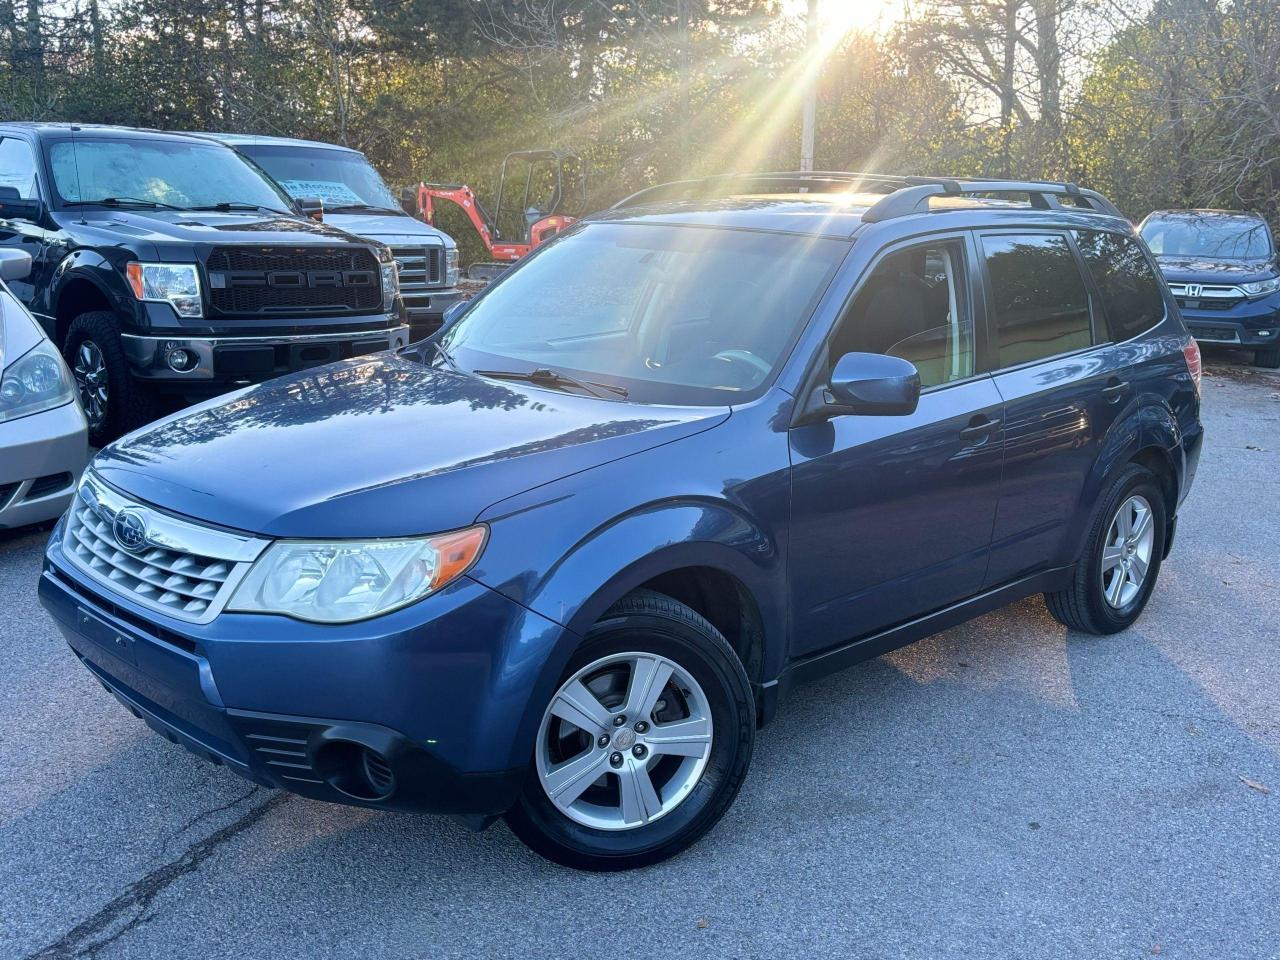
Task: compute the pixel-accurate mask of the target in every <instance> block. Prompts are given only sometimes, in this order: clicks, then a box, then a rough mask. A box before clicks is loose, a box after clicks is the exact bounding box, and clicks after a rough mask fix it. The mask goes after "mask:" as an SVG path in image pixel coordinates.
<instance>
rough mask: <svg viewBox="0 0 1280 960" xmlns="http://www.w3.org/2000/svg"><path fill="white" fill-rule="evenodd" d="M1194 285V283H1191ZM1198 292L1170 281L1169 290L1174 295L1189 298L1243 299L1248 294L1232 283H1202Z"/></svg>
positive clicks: (1185, 285) (1246, 297)
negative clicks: (1192, 291)
mask: <svg viewBox="0 0 1280 960" xmlns="http://www.w3.org/2000/svg"><path fill="white" fill-rule="evenodd" d="M1192 286H1195V284H1192ZM1198 286H1199V287H1200V292H1199V293H1190V292H1188V290H1187V284H1185V283H1170V284H1169V291H1170V292H1171V293H1172V294H1173V295H1174V296H1175V297H1187V298H1189V299H1191V300H1245V299H1248V294H1247V293H1245V292H1244V291H1243V290H1242V289H1240V288H1239V287H1237V286H1235V285H1233V284H1226V283H1222V284H1219V283H1202V284H1199V285H1198Z"/></svg>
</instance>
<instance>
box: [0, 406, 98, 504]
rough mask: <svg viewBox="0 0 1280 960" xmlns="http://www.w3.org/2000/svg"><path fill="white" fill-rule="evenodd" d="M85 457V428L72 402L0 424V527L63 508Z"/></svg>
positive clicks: (81, 468)
mask: <svg viewBox="0 0 1280 960" xmlns="http://www.w3.org/2000/svg"><path fill="white" fill-rule="evenodd" d="M88 460H89V441H88V427H87V425H86V423H85V419H84V413H83V412H82V411H81V410H80V405H79V404H78V403H76V402H74V401H72V402H71V403H67V404H63V405H62V406H61V407H56V408H55V409H53V410H46V411H45V412H44V413H36V414H32V415H31V416H29V417H20V418H19V419H17V420H12V421H10V422H8V423H0V529H5V528H8V527H22V526H26V525H27V524H31V523H41V522H43V521H45V520H52V519H53V518H54V517H56V516H58V515H59V514H60V513H62V512H63V511H64V510H66V509H67V504H68V503H70V502H71V497H72V495H73V494H74V493H75V482H76V480H77V479H79V477H80V471H81V470H83V469H84V465H85V464H86V463H87V462H88Z"/></svg>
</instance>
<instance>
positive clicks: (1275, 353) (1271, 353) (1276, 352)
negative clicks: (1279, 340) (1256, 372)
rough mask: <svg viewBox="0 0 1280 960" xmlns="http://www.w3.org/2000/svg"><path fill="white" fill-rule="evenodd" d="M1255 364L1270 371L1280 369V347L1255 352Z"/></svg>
mask: <svg viewBox="0 0 1280 960" xmlns="http://www.w3.org/2000/svg"><path fill="white" fill-rule="evenodd" d="M1253 363H1254V365H1255V366H1258V367H1265V368H1266V369H1268V370H1276V369H1280V346H1275V347H1268V348H1267V349H1265V350H1255V351H1253Z"/></svg>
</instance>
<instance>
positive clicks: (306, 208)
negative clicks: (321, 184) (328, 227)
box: [296, 197, 324, 223]
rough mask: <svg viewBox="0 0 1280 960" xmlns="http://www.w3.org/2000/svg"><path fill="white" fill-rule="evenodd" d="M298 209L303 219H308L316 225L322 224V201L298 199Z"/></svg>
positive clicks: (313, 198) (311, 198)
mask: <svg viewBox="0 0 1280 960" xmlns="http://www.w3.org/2000/svg"><path fill="white" fill-rule="evenodd" d="M296 202H297V204H298V209H299V210H300V211H301V212H302V215H303V216H304V217H310V218H311V219H312V220H315V221H316V222H317V223H323V222H324V200H323V199H321V198H320V197H299V198H298V199H297V201H296Z"/></svg>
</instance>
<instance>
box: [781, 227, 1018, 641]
mask: <svg viewBox="0 0 1280 960" xmlns="http://www.w3.org/2000/svg"><path fill="white" fill-rule="evenodd" d="M968 249H969V248H968V246H967V244H966V241H965V240H964V238H963V237H955V238H951V239H943V240H931V241H930V242H929V243H927V244H916V245H911V246H907V247H904V248H896V249H893V250H891V251H889V252H888V253H887V254H886V255H884V256H882V257H881V259H880V260H879V262H878V264H877V265H876V266H875V267H874V269H873V270H872V271H871V272H870V273H869V274H868V275H867V277H866V278H865V280H864V282H863V283H862V285H861V286H860V288H859V290H858V292H857V294H856V296H855V297H854V299H853V300H852V302H851V304H850V306H849V307H848V309H847V310H846V311H845V314H844V316H843V318H842V319H841V321H840V323H839V325H838V326H837V328H836V330H835V332H834V333H833V335H832V338H831V341H830V343H829V344H828V355H829V359H828V363H829V364H834V363H835V361H836V360H837V359H838V358H839V357H840V356H842V355H844V354H845V353H849V352H854V351H861V352H871V353H886V354H891V355H894V356H901V357H903V358H905V359H908V360H911V361H912V362H913V363H914V364H915V365H916V367H917V369H918V370H919V371H920V377H921V385H922V393H921V397H920V405H919V408H918V409H917V410H916V412H915V413H913V414H911V415H910V416H905V417H896V416H888V417H873V416H840V417H835V418H833V419H831V420H826V421H822V422H818V423H812V424H807V425H804V426H799V427H795V428H793V429H792V430H791V432H790V443H791V458H792V513H791V537H790V555H791V564H790V581H791V595H792V606H793V609H794V611H795V617H796V624H795V631H794V634H793V636H794V647H793V654H795V655H801V656H802V655H805V654H808V653H814V652H817V651H820V650H822V649H824V648H827V647H831V646H835V645H838V644H840V643H844V642H847V641H849V640H852V639H855V638H858V637H862V636H866V635H868V634H871V633H873V632H875V631H877V630H880V629H883V628H885V627H888V626H892V625H894V624H897V623H901V622H903V621H906V620H910V619H912V618H914V617H916V616H919V615H921V614H924V613H928V612H930V611H932V610H937V609H940V608H942V607H945V606H947V605H948V604H951V603H954V602H955V601H957V600H960V599H963V598H965V597H968V596H970V595H972V594H974V593H976V592H978V591H979V589H980V588H981V586H982V582H983V577H984V574H985V572H986V567H987V557H988V552H989V549H990V543H991V528H992V521H993V519H994V517H995V512H996V501H997V496H998V491H999V485H1000V468H1001V458H1002V449H1001V448H1002V446H1003V433H1002V420H1003V416H1004V414H1003V404H1002V401H1001V399H1000V394H999V392H998V391H997V390H996V387H995V384H994V383H993V382H992V380H991V378H990V377H989V376H985V375H982V374H981V373H980V372H979V369H978V367H977V364H976V362H975V343H974V324H973V308H972V303H971V299H970V286H971V285H970V283H969V277H970V270H969V267H968V256H969V255H968Z"/></svg>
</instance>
